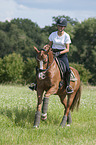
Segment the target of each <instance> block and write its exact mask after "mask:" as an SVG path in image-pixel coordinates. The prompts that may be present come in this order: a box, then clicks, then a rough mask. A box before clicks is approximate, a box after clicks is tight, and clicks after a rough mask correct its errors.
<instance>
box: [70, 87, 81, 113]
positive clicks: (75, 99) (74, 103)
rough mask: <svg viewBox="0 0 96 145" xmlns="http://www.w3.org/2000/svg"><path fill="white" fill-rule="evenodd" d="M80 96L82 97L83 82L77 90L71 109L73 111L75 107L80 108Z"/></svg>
mask: <svg viewBox="0 0 96 145" xmlns="http://www.w3.org/2000/svg"><path fill="white" fill-rule="evenodd" d="M80 98H81V84H80V86H79V89H78V90H77V92H76V94H75V97H74V100H73V103H72V105H71V107H70V109H71V111H73V110H74V108H75V107H76V109H77V110H78V108H79V105H80Z"/></svg>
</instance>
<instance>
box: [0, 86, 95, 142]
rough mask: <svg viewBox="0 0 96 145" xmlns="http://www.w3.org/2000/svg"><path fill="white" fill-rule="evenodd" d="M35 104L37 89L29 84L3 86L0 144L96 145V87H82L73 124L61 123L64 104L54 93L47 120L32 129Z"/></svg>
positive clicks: (0, 96) (0, 110) (50, 100)
mask: <svg viewBox="0 0 96 145" xmlns="http://www.w3.org/2000/svg"><path fill="white" fill-rule="evenodd" d="M36 104H37V98H36V92H32V91H31V90H29V89H28V87H27V86H17V85H16V86H11V85H0V145H96V87H92V86H83V87H82V97H81V104H80V108H79V111H78V112H77V111H75V110H74V112H72V113H71V116H72V124H71V126H70V127H67V126H66V127H65V128H61V127H60V126H59V125H60V122H61V120H62V117H63V105H62V104H61V102H60V100H59V97H58V96H54V95H52V96H50V99H49V106H48V119H47V120H46V121H45V122H43V121H41V122H40V127H39V129H33V123H34V116H35V111H36Z"/></svg>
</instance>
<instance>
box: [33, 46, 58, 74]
mask: <svg viewBox="0 0 96 145" xmlns="http://www.w3.org/2000/svg"><path fill="white" fill-rule="evenodd" d="M42 50H43V51H46V50H45V49H43V48H42V49H41V51H42ZM46 52H47V51H46ZM47 58H48V61H47V62H46V63H47V68H46V69H40V68H38V67H37V70H38V71H39V72H43V73H46V72H47V71H48V69H49V68H50V67H51V65H52V64H53V62H54V60H55V58H53V61H52V63H51V64H50V65H48V64H49V55H48V54H47V57H46V58H45V59H43V60H42V61H43V62H44V61H45V60H46V59H47ZM36 59H37V61H39V62H40V61H41V60H40V59H38V58H37V57H36Z"/></svg>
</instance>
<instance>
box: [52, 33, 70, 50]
mask: <svg viewBox="0 0 96 145" xmlns="http://www.w3.org/2000/svg"><path fill="white" fill-rule="evenodd" d="M49 41H52V42H53V45H52V48H53V49H66V44H70V43H71V39H70V36H69V34H67V33H66V32H64V34H63V35H62V36H58V31H55V32H52V33H51V34H50V36H49Z"/></svg>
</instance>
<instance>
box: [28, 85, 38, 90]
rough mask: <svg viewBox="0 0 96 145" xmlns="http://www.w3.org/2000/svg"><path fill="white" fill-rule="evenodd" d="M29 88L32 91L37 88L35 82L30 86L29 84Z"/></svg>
mask: <svg viewBox="0 0 96 145" xmlns="http://www.w3.org/2000/svg"><path fill="white" fill-rule="evenodd" d="M29 89H30V90H32V91H34V90H35V91H36V90H37V84H34V83H32V84H31V86H29Z"/></svg>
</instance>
